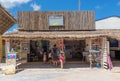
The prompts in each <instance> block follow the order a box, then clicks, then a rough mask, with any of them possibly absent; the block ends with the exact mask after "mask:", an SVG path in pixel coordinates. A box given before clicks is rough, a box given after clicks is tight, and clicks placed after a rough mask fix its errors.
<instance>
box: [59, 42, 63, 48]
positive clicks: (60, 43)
mask: <svg viewBox="0 0 120 81" xmlns="http://www.w3.org/2000/svg"><path fill="white" fill-rule="evenodd" d="M59 46H60V48H61V49H62V47H63V41H62V40H60V42H59Z"/></svg>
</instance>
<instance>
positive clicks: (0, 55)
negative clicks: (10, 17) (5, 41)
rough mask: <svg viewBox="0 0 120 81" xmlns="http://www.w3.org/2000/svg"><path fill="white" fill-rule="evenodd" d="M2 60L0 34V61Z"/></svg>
mask: <svg viewBox="0 0 120 81" xmlns="http://www.w3.org/2000/svg"><path fill="white" fill-rule="evenodd" d="M1 60H2V37H1V36H0V61H1Z"/></svg>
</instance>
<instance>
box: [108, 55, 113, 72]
mask: <svg viewBox="0 0 120 81" xmlns="http://www.w3.org/2000/svg"><path fill="white" fill-rule="evenodd" d="M107 62H108V66H109V69H110V70H111V69H112V68H113V65H112V61H111V58H110V55H107Z"/></svg>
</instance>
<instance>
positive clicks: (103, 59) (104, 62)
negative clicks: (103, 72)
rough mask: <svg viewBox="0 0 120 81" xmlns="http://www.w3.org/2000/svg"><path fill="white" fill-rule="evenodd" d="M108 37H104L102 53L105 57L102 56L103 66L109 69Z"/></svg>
mask: <svg viewBox="0 0 120 81" xmlns="http://www.w3.org/2000/svg"><path fill="white" fill-rule="evenodd" d="M107 53H108V52H107V38H106V37H104V38H103V39H102V54H103V57H102V67H103V68H105V69H107V68H108V67H107Z"/></svg>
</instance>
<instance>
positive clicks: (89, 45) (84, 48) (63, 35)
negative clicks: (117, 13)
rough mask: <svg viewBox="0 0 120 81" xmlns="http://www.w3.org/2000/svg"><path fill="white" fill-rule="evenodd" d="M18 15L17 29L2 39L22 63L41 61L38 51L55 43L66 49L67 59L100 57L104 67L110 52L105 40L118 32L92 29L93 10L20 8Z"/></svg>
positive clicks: (84, 59) (86, 59) (93, 27)
mask: <svg viewBox="0 0 120 81" xmlns="http://www.w3.org/2000/svg"><path fill="white" fill-rule="evenodd" d="M18 15H19V17H18V26H19V29H18V31H17V32H13V33H9V34H5V35H3V38H7V39H8V40H9V41H10V50H11V49H12V48H13V49H14V50H15V51H16V52H17V56H18V57H19V58H20V60H21V62H24V63H26V62H38V61H42V55H39V53H40V51H41V50H42V51H47V52H48V51H49V50H50V49H52V48H53V45H55V44H56V45H57V47H58V48H59V49H60V48H62V50H64V51H65V54H66V61H67V62H69V61H85V62H90V60H91V61H92V62H93V61H94V62H96V60H95V59H98V58H99V64H100V65H101V66H103V63H104V62H107V55H108V54H109V44H108V40H107V39H108V37H111V38H117V33H118V32H119V31H116V30H114V31H112V32H111V31H106V30H95V23H94V22H95V21H94V12H92V11H75V12H74V11H71V12H27V11H21V12H19V13H18ZM28 18H29V20H28ZM33 20H34V22H33ZM89 55H92V56H90V57H89ZM84 57H85V58H84ZM97 62H98V61H97Z"/></svg>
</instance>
